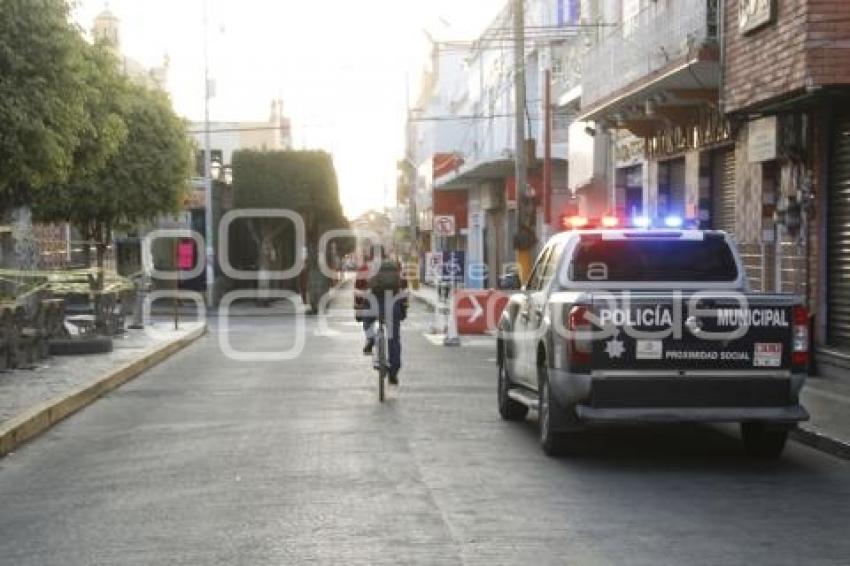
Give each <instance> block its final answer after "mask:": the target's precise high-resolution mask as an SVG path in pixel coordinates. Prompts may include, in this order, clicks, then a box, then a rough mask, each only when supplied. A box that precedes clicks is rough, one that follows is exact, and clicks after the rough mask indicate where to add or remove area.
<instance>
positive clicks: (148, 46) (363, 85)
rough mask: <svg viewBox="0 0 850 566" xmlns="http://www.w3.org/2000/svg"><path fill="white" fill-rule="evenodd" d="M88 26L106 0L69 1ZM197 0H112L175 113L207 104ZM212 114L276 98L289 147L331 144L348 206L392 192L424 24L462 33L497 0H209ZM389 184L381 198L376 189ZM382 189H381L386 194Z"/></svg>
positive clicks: (133, 51)
mask: <svg viewBox="0 0 850 566" xmlns="http://www.w3.org/2000/svg"><path fill="white" fill-rule="evenodd" d="M77 1H78V7H77V9H76V11H75V18H76V20H77V22H78V23H79V24H80V25H81V26H82V27H83V28H84V29H85V30H89V29H90V28H91V26H92V22H93V21H94V18H95V16H96V15H97V14H98V13H99V12H100V11H101V10H103V8H104V7H105V5H106V4H107V3H106V2H104V0H77ZM203 1H204V0H145V1H144V2H141V1H139V0H111V1H110V2H108V5H109V9H110V10H111V11H112V12H113V13H114V14H115V15H116V16H118V18H120V20H121V42H122V50H123V52H124V54H125V55H127V56H130V57H132V58H134V59H136V60H138V61H140V62H141V63H143V64H145V65H148V66H153V65H159V64H161V62H162V59H163V56H164V55H165V54H168V56H169V57H170V59H171V70H170V74H169V90H170V91H171V94H172V99H173V100H174V105H175V108H176V110H177V112H178V113H180V114H181V115H183V116H185V117H187V118H189V119H192V120H201V119H202V118H203V110H204V105H203V103H204V92H203V89H204V79H203V72H204V69H203V64H204V58H203V18H202V14H203V8H202V7H203V4H202V2H203ZM206 1H207V2H208V3H209V14H210V15H209V22H210V26H209V29H210V31H209V38H210V70H211V75H212V77H213V78H214V79H215V80H216V84H217V96H216V98H215V99H214V101H213V104H212V107H211V119H212V120H221V121H230V120H233V121H243V120H266V119H267V118H268V112H269V106H270V103H271V100H272V99H273V98H274V97H277V96H280V97H281V98H283V101H284V110H285V112H286V113H287V114H288V115H289V116H290V117H291V118H292V120H293V128H294V143H295V146H296V148H301V147H309V148H322V149H326V150H328V151H330V152H332V153H333V155H334V160H335V163H336V167H337V172H338V174H339V178H340V189H341V193H342V200H343V206H344V207H345V210H346V213H347V214H348V215H349V217H353V216H354V215H356V214H359V213H360V212H363V211H365V210H367V209H369V208H373V207H382V206H383V205H384V204H385V203H386V204H387V205H392V204H393V203H394V200H395V176H396V172H395V162H396V160H397V159H399V158H400V157H401V156H402V155H403V147H404V121H405V112H406V98H405V96H406V94H405V90H406V89H405V84H406V80H407V77H409V80H410V84H411V97H414V96H415V93H416V85H417V83H418V78H419V76H420V71H421V68H422V65H423V63H424V61H425V58H426V55H427V52H428V43H427V41H426V39H425V35H424V33H423V31H422V30H423V29H427V30H429V31H430V32H431V33H432V34H433V35H435V36H437V37H441V38H444V39H468V38H470V37H474V35H475V34H476V33H477V32H479V31H480V30H481V29H483V27H484V26H486V25H487V24H488V23H489V21H490V20H491V19H492V18H493V17H494V16H495V14H496V12H497V11H498V8H499V7H500V6H501V5H502V4H503V3H504V2H505V0H360V1H358V2H353V1H351V0H325V1H320V0H309V1H308V0H206ZM385 195H386V197H385ZM385 198H386V200H385Z"/></svg>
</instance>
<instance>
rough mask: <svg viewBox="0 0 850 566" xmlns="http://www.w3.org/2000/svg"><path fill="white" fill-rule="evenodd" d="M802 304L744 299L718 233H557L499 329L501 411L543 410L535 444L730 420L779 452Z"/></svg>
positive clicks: (804, 359) (779, 297)
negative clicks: (587, 430)
mask: <svg viewBox="0 0 850 566" xmlns="http://www.w3.org/2000/svg"><path fill="white" fill-rule="evenodd" d="M808 356H809V319H808V314H807V312H806V309H805V308H803V306H802V304H801V300H800V299H799V298H798V297H796V296H791V295H785V294H762V293H752V292H749V290H748V288H747V283H746V276H745V272H744V268H743V266H742V263H741V258H740V255H739V253H738V251H737V249H736V247H735V245H734V243H733V242H732V241H731V240H730V239H729V238H728V237H727V236H726V235H725V234H724V233H722V232H713V231H697V230H681V229H670V230H663V231H658V230H639V229H635V230H628V229H626V230H623V229H614V230H575V231H568V232H564V233H561V234H558V235H556V236H554V237H553V238H552V239H551V240H550V241H549V242H548V243H547V244H546V246H545V248H544V249H543V251H542V253H541V254H540V256H539V257H538V258H537V262H536V264H535V265H534V268H533V271H532V273H531V276H530V279H529V281H528V284H527V285H526V286H525V288H524V289H523V290H522V292H519V293H516V294H515V295H514V296H513V297H512V298H511V300H510V302H509V303H508V306H507V308H506V309H505V311H504V313H503V315H502V319H501V320H500V323H499V337H498V366H499V386H498V401H499V411H500V413H501V415H502V417H503V418H505V419H506V420H518V419H523V418H525V416H526V414H527V412H528V410H529V408H534V409H536V410H537V411H538V413H539V427H540V442H541V444H542V447H543V449H544V451H545V452H546V453H547V454H555V453H558V452H559V451H560V449H561V448H562V447H563V445H564V442H565V440H566V438H567V437H566V436H565V435H564V433H565V432H570V431H574V430H577V429H581V428H584V427H586V426H591V425H613V424H621V423H680V422H700V423H703V422H707V423H717V422H735V423H740V424H741V429H742V434H743V439H744V444H745V446H746V449H747V451H748V452H749V453H750V454H752V455H754V456H759V457H767V458H772V457H778V456H779V455H780V454H781V452H782V450H783V447H784V445H785V442H786V439H787V436H788V432H789V430H790V429H791V428H792V427H793V426H794V425H795V423H797V422H798V421H802V420H806V419H807V418H808V414H807V412H806V411H805V409H804V408H803V407H802V406H801V405H800V403H799V393H800V389H801V388H802V386H803V383H804V380H805V377H806V373H807V366H808Z"/></svg>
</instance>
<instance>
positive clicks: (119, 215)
mask: <svg viewBox="0 0 850 566" xmlns="http://www.w3.org/2000/svg"><path fill="white" fill-rule="evenodd" d="M123 92H124V93H125V95H126V101H125V104H126V106H124V109H125V110H124V112H125V113H124V115H123V116H122V119H123V122H124V123H125V124H126V138H125V139H124V141H123V143H121V144H120V146H119V148H118V150H117V152H116V153H115V154H114V155H113V156H111V157H110V158H109V159H108V160H107V161H106V163H105V164H104V166H103V167H102V168H100V169H94V170H89V171H87V172H83V173H80V174H79V175H76V174H75V175H74V178H73V182H70V183H66V184H63V185H57V186H54V187H51V188H49V189H45V190H44V191H41V192H40V194H39V198H38V200H37V202H36V207H35V211H36V215H37V217H38V218H39V219H41V220H45V221H54V222H55V221H60V222H70V223H72V224H74V225H75V226H77V227H78V228H79V229H80V231H81V232H82V233H83V235H84V237H86V238H88V239H92V240H94V241H95V242H96V243H97V266H98V268H99V272H100V278H101V281H100V283H101V284H102V277H103V258H104V254H105V251H106V247H107V246H108V244H109V242H110V241H111V238H112V232H113V230H114V229H115V228H116V227H118V226H120V225H132V224H135V223H138V222H142V221H146V220H153V219H155V218H156V217H157V216H159V215H161V214H165V213H170V212H176V211H178V210H179V209H180V206H181V204H182V202H183V200H184V198H185V196H186V191H187V190H188V180H189V177H190V175H191V168H192V149H191V146H190V144H189V141H188V137H187V135H186V126H185V123H184V122H183V121H182V120H181V119H180V118H178V117H177V116H176V115H175V114H174V111H173V110H172V109H171V104H170V102H169V100H168V98H167V97H166V95H164V94H162V93H159V92H154V91H151V90H148V89H146V88H143V87H140V86H135V85H131V84H129V83H125V84H124V86H123ZM107 114H108V112H107ZM109 121H110V119H105V120H104V122H103V123H104V124H105V123H107V122H109ZM93 161H94V159H93V158H92V162H93Z"/></svg>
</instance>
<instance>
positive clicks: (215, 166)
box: [210, 161, 222, 181]
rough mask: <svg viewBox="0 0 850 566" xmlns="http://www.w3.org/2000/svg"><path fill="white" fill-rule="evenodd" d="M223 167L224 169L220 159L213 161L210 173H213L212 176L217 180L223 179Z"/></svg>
mask: <svg viewBox="0 0 850 566" xmlns="http://www.w3.org/2000/svg"><path fill="white" fill-rule="evenodd" d="M221 169H222V167H221V163H219V162H218V161H213V162H212V163H211V164H210V174H211V176H212V178H213V179H215V180H216V181H220V180H221Z"/></svg>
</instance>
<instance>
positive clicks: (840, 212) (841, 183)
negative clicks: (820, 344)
mask: <svg viewBox="0 0 850 566" xmlns="http://www.w3.org/2000/svg"><path fill="white" fill-rule="evenodd" d="M834 128H835V133H834V134H833V140H832V141H833V144H832V145H833V151H832V156H831V157H832V159H831V162H832V165H831V168H830V186H829V204H828V206H829V221H828V228H827V254H828V256H827V262H828V263H827V269H828V270H829V274H828V276H827V277H828V278H827V301H828V308H827V312H828V313H829V319H828V321H827V333H828V341H829V344H830V345H831V346H835V347H837V348H841V349H845V350H850V112H845V113H843V114H842V115H839V116H838V117H837V120H835V122H834Z"/></svg>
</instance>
